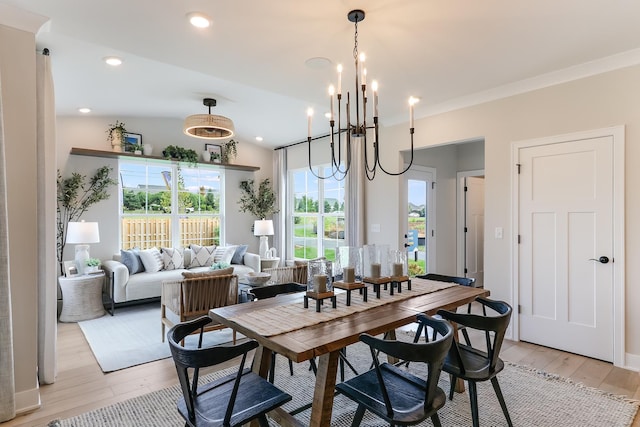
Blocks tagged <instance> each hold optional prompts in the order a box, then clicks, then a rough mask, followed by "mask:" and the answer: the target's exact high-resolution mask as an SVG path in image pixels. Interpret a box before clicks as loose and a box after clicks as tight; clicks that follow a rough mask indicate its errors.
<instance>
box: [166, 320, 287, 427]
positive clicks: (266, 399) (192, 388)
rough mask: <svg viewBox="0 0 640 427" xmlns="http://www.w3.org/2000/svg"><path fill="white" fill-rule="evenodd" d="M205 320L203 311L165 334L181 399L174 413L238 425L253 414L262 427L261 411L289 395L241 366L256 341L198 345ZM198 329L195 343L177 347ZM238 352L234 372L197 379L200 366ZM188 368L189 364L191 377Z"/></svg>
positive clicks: (192, 425)
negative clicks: (213, 378)
mask: <svg viewBox="0 0 640 427" xmlns="http://www.w3.org/2000/svg"><path fill="white" fill-rule="evenodd" d="M209 323H211V319H210V318H209V317H207V316H203V317H200V318H198V319H195V320H192V321H189V322H184V323H179V324H177V325H175V326H173V327H172V328H171V329H170V330H169V332H168V333H167V340H168V341H169V347H170V348H171V355H172V357H173V361H174V363H175V365H176V370H177V372H178V379H179V380H180V388H181V389H182V398H180V399H179V400H178V412H179V413H180V415H182V417H183V418H184V419H185V426H186V427H205V426H206V427H213V426H225V427H226V426H241V425H243V424H245V423H248V422H250V421H252V420H254V419H257V420H258V422H259V423H260V426H261V427H268V426H269V423H268V421H267V417H266V413H267V412H269V411H272V410H273V409H275V408H277V407H279V406H280V405H282V404H284V403H286V402H288V401H290V400H291V396H290V395H289V394H287V393H285V392H283V391H282V390H280V389H279V388H277V387H276V386H274V385H273V384H271V383H270V382H268V381H267V380H265V379H264V378H262V377H261V376H259V375H258V374H256V373H255V372H252V371H251V370H249V369H245V368H244V365H245V362H246V359H247V353H248V352H249V351H251V350H253V349H255V348H257V347H258V342H257V341H253V340H250V341H247V342H244V343H242V344H237V345H231V344H229V345H218V346H213V347H205V348H202V335H203V332H204V330H205V327H206V326H207V325H208V324H209ZM198 329H200V340H199V343H198V347H197V348H187V347H182V346H181V345H180V343H181V341H182V340H183V339H184V338H185V337H186V336H187V335H189V334H191V333H194V332H196V331H197V330H198ZM239 356H242V360H241V362H240V365H239V367H238V371H237V372H236V373H233V374H230V375H227V376H225V377H223V378H219V379H217V380H214V381H212V382H209V383H207V384H201V385H199V384H198V374H199V372H200V369H201V368H204V367H207V366H213V365H217V364H220V363H223V362H226V361H228V360H231V359H233V358H236V357H239ZM190 369H193V373H192V377H191V378H189V370H190Z"/></svg>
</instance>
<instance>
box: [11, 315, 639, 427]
mask: <svg viewBox="0 0 640 427" xmlns="http://www.w3.org/2000/svg"><path fill="white" fill-rule="evenodd" d="M501 357H502V358H503V359H504V360H508V361H510V362H513V363H519V364H523V365H528V366H532V367H535V368H538V369H542V370H544V371H546V372H550V373H555V374H558V375H561V376H564V377H568V378H571V379H572V380H574V381H576V382H581V383H583V384H585V385H587V386H590V387H596V388H599V389H601V390H605V391H608V392H611V393H614V394H618V395H624V396H627V397H630V398H633V399H640V374H638V373H636V372H631V371H627V370H624V369H620V368H616V367H614V366H612V365H611V364H610V363H605V362H601V361H598V360H593V359H589V358H586V357H582V356H577V355H574V354H570V353H564V352H561V351H558V350H553V349H549V348H546V347H540V346H537V345H533V344H528V343H523V342H519V343H515V342H510V341H507V342H505V343H504V346H503V349H502V352H501ZM175 383H177V377H176V372H175V367H174V365H173V362H172V360H171V358H169V359H164V360H159V361H157V362H152V363H147V364H144V365H141V366H136V367H133V368H129V369H123V370H121V371H116V372H112V373H109V374H104V373H102V371H101V370H100V367H99V366H98V363H97V362H96V360H95V358H94V357H93V353H92V352H91V349H90V348H89V345H88V344H87V342H86V340H85V338H84V335H83V334H82V332H81V331H80V328H79V327H78V325H77V324H75V323H59V324H58V377H57V381H56V382H55V384H51V385H44V386H42V387H41V398H42V407H41V408H40V409H39V410H37V411H35V412H32V413H30V414H26V415H22V416H19V417H17V418H15V419H13V420H11V421H8V422H6V423H2V427H13V426H30V427H38V426H46V425H47V423H48V422H49V421H51V420H53V419H56V418H68V417H71V416H73V415H77V414H81V413H83V412H86V411H90V410H92V409H97V408H100V407H103V406H107V405H111V404H113V403H115V402H119V401H122V400H126V399H129V398H132V397H135V396H139V395H142V394H146V393H149V392H151V391H154V390H158V389H162V388H165V387H168V386H170V385H172V384H175ZM96 427H97V426H96ZM633 427H640V419H639V417H637V416H636V420H635V421H634V423H633Z"/></svg>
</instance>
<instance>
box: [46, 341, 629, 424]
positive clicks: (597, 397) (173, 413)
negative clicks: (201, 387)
mask: <svg viewBox="0 0 640 427" xmlns="http://www.w3.org/2000/svg"><path fill="white" fill-rule="evenodd" d="M347 357H348V359H349V361H350V362H352V363H353V364H354V365H355V366H356V369H360V370H365V369H368V366H369V364H370V363H371V356H370V353H369V351H368V349H367V348H366V347H364V345H362V344H356V345H353V346H350V347H349V348H348V349H347ZM308 367H309V365H308V363H300V364H294V375H293V376H290V375H289V369H288V366H287V361H286V359H285V358H284V357H277V365H276V385H278V386H279V387H281V388H282V389H283V390H285V391H287V392H288V393H289V394H291V395H292V396H293V400H292V401H291V402H289V403H287V404H286V405H285V406H284V408H285V409H287V410H292V409H294V408H297V407H300V406H302V405H304V404H306V403H308V402H311V401H312V397H313V384H314V379H313V374H312V373H311V372H310V371H309V369H308ZM424 369H425V368H424V366H423V365H422V364H419V363H412V364H411V365H410V366H409V370H410V371H411V372H414V373H416V374H424ZM229 372H231V370H229V369H227V370H224V371H220V372H217V373H213V374H209V375H207V376H206V377H204V378H203V380H204V381H210V380H211V379H212V378H215V377H219V376H221V375H224V374H227V373H229ZM347 374H348V375H347V376H348V377H349V376H352V375H353V374H352V373H351V372H349V371H348V372H347ZM498 378H499V381H500V385H501V387H502V391H503V393H504V396H505V400H506V403H507V407H508V409H509V413H510V415H511V419H512V420H513V425H515V426H518V427H557V426H563V427H566V426H576V427H585V426H592V427H627V426H630V425H631V423H632V421H633V417H634V415H635V413H636V411H637V409H638V402H637V401H632V400H629V399H626V398H624V397H620V396H614V395H611V394H608V393H605V392H603V391H600V390H597V389H594V388H589V387H585V386H582V385H580V384H576V383H573V382H571V381H569V380H567V379H564V378H561V377H558V376H556V375H551V374H548V373H545V372H541V371H539V370H535V369H531V368H528V367H526V366H517V365H513V364H507V366H506V367H505V369H504V371H503V372H501V373H500V374H499V376H498ZM440 387H442V388H443V390H445V391H448V389H449V383H448V376H447V375H442V378H441V380H440ZM179 395H180V390H179V388H178V386H173V387H171V388H167V389H164V390H160V391H157V392H153V393H149V394H147V395H144V396H140V397H136V398H133V399H130V400H127V401H124V402H121V403H117V404H115V405H112V406H108V407H105V408H102V409H98V410H95V411H91V412H88V413H84V414H82V415H79V416H76V417H73V418H69V419H65V420H54V421H52V422H50V424H49V426H51V427H95V426H105V427H128V426H133V425H135V426H149V427H151V426H154V427H174V426H180V425H183V424H184V421H183V420H182V419H181V418H180V416H179V415H178V412H177V410H176V409H175V408H176V403H175V402H176V400H177V399H178V397H179ZM478 396H479V397H478V398H479V402H480V425H481V426H483V427H495V426H506V425H507V423H506V421H505V419H504V416H503V414H502V411H501V409H500V406H499V403H498V401H497V399H496V397H495V394H494V392H493V388H492V387H491V384H490V383H489V382H487V383H480V384H478ZM355 409H356V407H355V404H354V403H353V402H351V401H350V400H349V399H346V398H345V397H344V396H341V395H338V396H336V397H335V400H334V409H333V419H332V421H331V425H332V426H338V427H342V426H350V425H351V421H352V419H353V414H354V412H355ZM439 414H440V419H441V421H442V425H443V426H448V427H468V426H470V425H471V424H472V422H471V410H470V406H469V399H468V395H467V394H466V393H461V394H456V395H455V397H454V399H453V400H452V401H449V400H448V401H447V403H446V404H445V406H444V408H442V409H441V410H440V412H439ZM309 415H310V410H305V411H304V412H301V413H300V414H298V415H296V417H297V418H298V419H300V421H301V422H302V423H303V424H305V425H308V424H309ZM271 423H272V424H271V425H272V426H277V425H278V424H276V423H275V422H273V421H271ZM362 425H363V426H368V427H373V426H384V425H385V424H384V423H383V422H382V421H381V420H380V419H377V418H376V417H374V416H372V415H371V414H369V413H368V412H367V414H366V416H365V419H364V420H363V423H362ZM431 425H432V423H431V421H430V420H427V421H425V422H423V423H422V424H420V426H431Z"/></svg>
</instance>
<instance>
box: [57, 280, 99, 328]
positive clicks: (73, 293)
mask: <svg viewBox="0 0 640 427" xmlns="http://www.w3.org/2000/svg"><path fill="white" fill-rule="evenodd" d="M58 283H60V290H61V291H62V312H61V313H60V321H61V322H79V321H81V320H89V319H95V318H96V317H101V316H104V314H105V310H104V306H103V305H102V288H103V286H104V273H100V274H84V275H78V276H72V277H62V276H61V277H58Z"/></svg>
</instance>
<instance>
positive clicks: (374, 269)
mask: <svg viewBox="0 0 640 427" xmlns="http://www.w3.org/2000/svg"><path fill="white" fill-rule="evenodd" d="M371 277H373V278H374V279H377V278H378V277H380V263H377V262H374V263H372V264H371Z"/></svg>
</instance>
